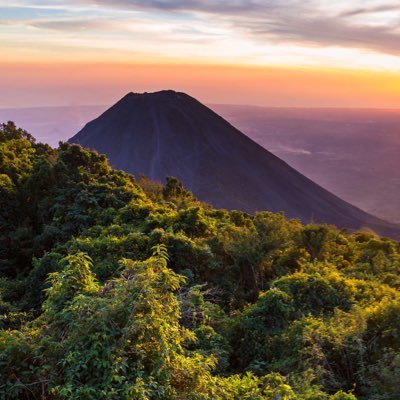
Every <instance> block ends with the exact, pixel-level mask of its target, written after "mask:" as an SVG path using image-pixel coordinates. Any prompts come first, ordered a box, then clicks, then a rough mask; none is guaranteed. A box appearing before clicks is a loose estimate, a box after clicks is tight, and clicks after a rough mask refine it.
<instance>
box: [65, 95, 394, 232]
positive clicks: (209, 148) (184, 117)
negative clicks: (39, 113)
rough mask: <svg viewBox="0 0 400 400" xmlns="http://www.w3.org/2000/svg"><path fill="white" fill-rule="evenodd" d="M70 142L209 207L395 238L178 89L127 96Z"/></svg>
mask: <svg viewBox="0 0 400 400" xmlns="http://www.w3.org/2000/svg"><path fill="white" fill-rule="evenodd" d="M70 142H71V143H79V144H81V145H83V146H84V147H86V148H89V149H96V150H98V151H99V152H100V153H104V154H106V155H107V157H108V159H109V160H110V163H111V165H112V166H113V167H115V168H118V169H122V170H124V171H127V172H130V173H133V174H135V175H136V176H139V175H140V174H144V175H146V176H149V177H150V178H152V179H154V180H159V181H162V182H163V181H164V180H165V178H166V176H176V177H177V178H179V179H180V180H181V181H182V182H183V183H184V185H185V186H186V187H187V188H188V189H190V190H191V191H192V192H193V193H195V195H196V196H197V197H198V198H199V199H201V200H203V201H207V202H209V203H211V204H212V205H213V206H214V207H216V208H227V209H237V210H241V211H246V212H254V211H262V210H269V211H272V212H279V211H284V212H285V214H286V215H287V216H288V217H289V218H299V219H301V220H302V221H303V222H310V221H316V222H325V223H331V224H335V225H337V226H340V227H343V228H349V229H360V228H364V227H368V228H370V229H372V230H374V231H376V232H378V233H380V234H383V235H388V236H392V237H398V236H399V235H400V228H399V226H396V225H394V224H390V223H387V222H385V221H383V220H380V219H378V218H376V217H373V216H371V215H369V214H367V213H365V212H363V211H362V210H360V209H358V208H356V207H354V206H352V205H350V204H349V203H346V202H345V201H343V200H341V199H339V198H338V197H336V196H334V195H333V194H331V193H329V192H328V191H326V190H325V189H323V188H321V187H320V186H318V185H317V184H315V183H314V182H312V181H311V180H309V179H308V178H306V177H305V176H304V175H302V174H300V173H299V172H297V171H296V170H294V169H293V168H291V167H290V166H289V165H288V164H286V163H285V162H283V161H282V160H280V159H279V158H277V157H276V156H274V155H273V154H271V153H270V152H268V151H267V150H265V149H264V148H262V147H261V146H260V145H258V144H256V143H255V142H253V141H252V140H251V139H249V138H248V137H247V136H245V135H244V134H242V133H241V132H239V131H238V130H237V129H235V128H234V127H233V126H232V125H230V124H229V123H228V122H227V121H225V120H224V119H223V118H221V117H220V116H218V115H217V114H215V113H214V112H213V111H212V110H210V109H209V108H207V107H206V106H204V105H203V104H201V103H199V102H198V101H197V100H195V99H194V98H192V97H190V96H188V95H187V94H184V93H177V92H174V91H162V92H157V93H145V94H135V93H130V94H128V95H126V96H125V97H124V98H123V99H121V100H120V101H119V102H118V103H116V104H115V105H114V106H112V107H111V108H110V109H109V110H107V111H106V112H105V113H103V114H102V115H101V116H100V117H98V118H97V119H95V120H93V121H91V122H89V123H88V124H87V125H86V126H85V127H84V128H83V129H82V130H81V131H80V132H79V133H78V134H76V135H75V136H74V137H72V138H71V139H70Z"/></svg>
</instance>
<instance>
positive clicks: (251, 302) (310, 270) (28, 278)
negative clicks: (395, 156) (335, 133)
mask: <svg viewBox="0 0 400 400" xmlns="http://www.w3.org/2000/svg"><path fill="white" fill-rule="evenodd" d="M399 276H400V251H399V243H397V242H394V241H392V240H389V239H385V238H379V237H377V236H375V235H373V234H371V233H368V232H355V233H346V232H341V231H339V230H337V229H336V228H334V227H331V226H327V225H322V226H321V225H315V224H310V225H307V226H303V225H302V224H301V223H300V222H299V221H297V220H287V219H286V218H285V217H284V215H282V214H274V213H270V212H260V213H256V214H255V215H249V214H246V213H243V212H239V211H226V210H215V209H212V208H211V207H210V206H209V205H206V204H203V203H201V202H199V201H198V200H197V199H195V198H194V197H193V195H192V194H191V193H190V192H189V191H187V190H186V189H185V188H184V187H183V186H182V183H181V182H179V181H178V180H177V179H176V178H171V177H170V178H167V182H166V185H165V186H162V185H161V184H159V183H157V182H152V181H151V180H149V179H148V178H145V177H141V178H140V179H139V181H136V180H135V179H134V178H133V177H132V176H131V175H129V174H126V173H124V172H122V171H115V170H113V169H112V168H111V167H110V166H109V165H108V163H107V160H106V158H105V157H104V156H102V155H99V154H97V153H96V152H91V151H87V150H84V149H82V148H81V147H80V146H76V145H70V144H68V143H61V144H60V147H59V148H58V149H57V150H54V149H51V148H50V147H49V146H46V145H42V144H40V143H39V144H38V143H36V142H35V140H34V139H33V138H32V137H31V136H30V135H29V134H28V133H27V132H25V131H23V130H21V129H18V128H17V127H16V126H15V125H14V124H13V123H7V124H2V125H1V126H0V399H28V400H30V399H39V398H40V399H43V400H44V399H90V400H91V399H141V400H142V399H143V400H146V399H148V400H150V399H151V400H153V399H154V400H169V399H171V400H172V399H175V400H178V399H179V400H180V399H185V400H205V399H213V400H214V399H215V400H225V399H228V400H229V399H232V400H233V399H238V400H239V399H249V400H250V399H251V400H253V399H259V400H278V399H279V400H284V399H286V400H289V399H290V400H291V399H293V400H295V399H298V400H355V399H356V398H359V399H360V400H397V399H399V398H400V393H399V385H398V382H399V369H400V335H399V326H400V320H399V316H400V295H399V289H400V278H399Z"/></svg>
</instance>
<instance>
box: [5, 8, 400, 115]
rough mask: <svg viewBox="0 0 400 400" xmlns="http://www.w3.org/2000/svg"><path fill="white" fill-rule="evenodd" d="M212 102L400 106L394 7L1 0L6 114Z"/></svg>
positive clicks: (399, 28) (399, 36) (398, 18)
mask: <svg viewBox="0 0 400 400" xmlns="http://www.w3.org/2000/svg"><path fill="white" fill-rule="evenodd" d="M162 89H175V90H179V91H185V92H187V93H189V94H191V95H193V96H195V97H197V98H199V99H200V100H202V101H204V102H206V103H226V104H254V105H263V106H291V107H292V106H295V107H302V106H305V107H379V108H400V3H399V2H398V1H393V0H387V1H384V0H380V1H375V0H368V1H363V0H352V1H346V0H335V1H332V0H329V1H328V0H301V1H300V0H285V1H283V0H248V1H244V0H229V1H226V0H216V1H212V0H101V1H100V0H31V1H29V0H0V108H7V107H33V106H49V105H50V106H51V105H81V104H82V105H85V104H111V103H113V102H115V101H116V100H118V99H119V98H120V97H122V96H123V95H124V94H126V93H127V92H130V91H134V92H143V91H156V90H162Z"/></svg>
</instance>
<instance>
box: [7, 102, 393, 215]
mask: <svg viewBox="0 0 400 400" xmlns="http://www.w3.org/2000/svg"><path fill="white" fill-rule="evenodd" d="M210 107H211V108H212V109H213V110H214V111H216V112H217V113H218V114H220V115H221V116H223V117H224V118H225V119H227V120H228V121H229V122H230V123H231V124H232V125H234V126H235V127H237V128H238V129H239V130H241V131H242V132H243V133H245V134H246V135H248V136H249V137H251V138H252V139H253V140H255V141H256V142H258V143H259V144H261V145H262V146H264V147H265V148H266V149H267V150H269V151H271V152H272V153H274V154H275V155H277V156H278V157H280V158H281V159H283V160H284V161H286V162H287V163H288V164H290V165H291V166H292V167H294V168H295V169H297V170H298V171H300V172H301V173H303V174H304V175H306V176H307V177H309V178H310V179H312V180H313V181H315V182H316V183H318V184H320V185H321V186H323V187H324V188H326V189H328V190H330V191H331V192H333V193H334V194H336V195H338V196H339V197H341V198H342V199H344V200H346V201H348V202H350V203H352V204H354V205H356V206H358V207H360V208H361V209H363V210H365V211H367V212H369V213H371V214H374V215H376V216H378V217H381V218H384V219H386V220H388V221H391V222H400V201H399V199H400V110H383V109H382V110H379V109H338V108H335V109H333V108H331V109H328V108H325V109H324V108H264V107H254V106H234V105H210ZM107 108H108V106H105V105H104V106H68V107H37V108H26V109H0V121H1V122H5V121H7V120H13V121H15V122H16V124H17V125H18V126H20V127H23V128H24V129H26V130H28V131H29V132H30V133H32V134H33V135H34V136H35V137H36V138H37V140H38V141H42V142H46V143H49V144H50V145H52V146H57V143H58V142H59V141H65V140H67V139H69V138H70V137H71V136H73V135H74V134H75V133H76V132H78V131H79V130H80V129H81V128H82V127H83V126H84V125H85V123H86V122H88V121H90V120H92V119H93V118H96V117H97V116H98V115H99V114H100V113H102V112H103V111H105V110H106V109H107Z"/></svg>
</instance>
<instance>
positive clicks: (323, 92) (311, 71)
mask: <svg viewBox="0 0 400 400" xmlns="http://www.w3.org/2000/svg"><path fill="white" fill-rule="evenodd" d="M0 86H1V87H2V93H1V94H0V107H3V108H4V107H5V106H14V105H16V106H21V107H22V106H34V105H36V106H42V105H66V104H111V103H113V102H114V101H116V100H118V98H119V97H121V96H122V95H124V94H125V93H126V92H129V91H137V92H142V91H156V90H162V89H174V90H178V91H185V92H187V93H188V94H190V95H192V96H194V97H197V98H199V99H200V100H201V101H203V102H206V103H230V104H249V105H250V104H251V105H262V106H289V107H302V106H304V107H375V108H400V72H399V73H397V72H391V71H387V72H385V71H370V70H345V69H343V70H341V69H328V68H305V67H304V68H299V67H297V68H295V67H284V66H283V67H253V66H251V67H250V66H242V65H231V66H227V65H201V64H196V65H194V64H160V63H151V64H150V63H135V64H134V63H129V64H127V63H125V64H124V63H76V62H75V63H73V62H70V63H40V62H33V63H28V62H25V63H19V62H18V63H11V62H10V63H2V65H0Z"/></svg>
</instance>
